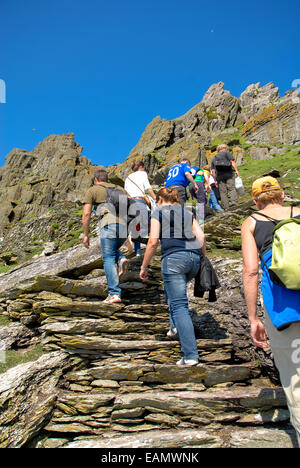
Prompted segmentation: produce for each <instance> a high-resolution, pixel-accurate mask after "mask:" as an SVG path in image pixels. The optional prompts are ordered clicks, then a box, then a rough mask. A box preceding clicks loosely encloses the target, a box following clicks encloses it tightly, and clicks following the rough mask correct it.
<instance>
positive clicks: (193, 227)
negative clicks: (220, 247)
mask: <svg viewBox="0 0 300 468" xmlns="http://www.w3.org/2000/svg"><path fill="white" fill-rule="evenodd" d="M157 206H158V209H157V210H156V211H155V212H154V213H153V215H152V219H151V231H150V237H149V242H148V245H147V249H146V253H145V257H144V261H143V263H142V266H141V272H140V277H141V279H143V280H144V281H147V280H148V271H147V267H148V265H149V264H150V262H151V259H152V257H153V255H154V254H155V252H156V249H157V246H158V243H159V240H160V241H161V249H162V267H161V268H162V276H163V280H164V287H165V295H166V299H167V302H168V305H169V308H170V322H171V329H172V328H173V329H176V330H177V333H178V337H179V340H180V344H181V351H182V354H183V356H182V359H181V360H180V361H178V362H177V365H179V366H193V365H197V364H198V362H199V355H198V350H197V343H196V338H195V332H194V326H193V323H192V319H191V317H190V314H189V305H188V298H187V291H186V289H187V288H186V287H187V283H188V281H190V280H191V279H192V278H194V277H195V276H196V274H197V273H198V271H199V267H200V262H201V257H202V255H203V254H205V236H204V233H203V231H202V229H201V228H200V226H199V224H198V223H197V221H196V220H195V219H193V216H192V214H191V213H190V212H189V211H187V210H185V209H184V208H183V207H182V206H181V205H180V201H179V197H178V192H177V190H176V189H173V190H172V189H168V188H165V189H161V190H160V191H159V192H158V194H157Z"/></svg>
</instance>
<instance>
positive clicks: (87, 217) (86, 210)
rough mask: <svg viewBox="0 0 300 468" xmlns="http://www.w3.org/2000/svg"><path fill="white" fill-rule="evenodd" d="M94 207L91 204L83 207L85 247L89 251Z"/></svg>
mask: <svg viewBox="0 0 300 468" xmlns="http://www.w3.org/2000/svg"><path fill="white" fill-rule="evenodd" d="M92 207H93V205H91V204H90V203H86V204H85V205H84V207H83V213H82V226H83V245H84V246H85V247H86V248H87V249H88V248H89V246H90V239H89V226H90V222H91V214H92Z"/></svg>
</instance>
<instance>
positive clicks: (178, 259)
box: [162, 251, 200, 359]
mask: <svg viewBox="0 0 300 468" xmlns="http://www.w3.org/2000/svg"><path fill="white" fill-rule="evenodd" d="M199 268H200V256H199V255H197V254H196V253H194V252H189V251H181V252H175V253H172V254H170V255H167V256H166V257H165V258H164V259H163V261H162V277H163V280H164V287H165V295H166V300H167V302H168V305H169V308H170V322H171V327H172V328H176V329H177V333H178V336H179V340H180V344H181V351H182V354H183V359H198V357H199V355H198V350H197V342H196V337H195V331H194V326H193V322H192V319H191V317H190V314H189V304H188V298H187V293H186V286H187V283H188V281H190V280H191V279H192V278H194V277H195V276H196V275H197V273H198V271H199Z"/></svg>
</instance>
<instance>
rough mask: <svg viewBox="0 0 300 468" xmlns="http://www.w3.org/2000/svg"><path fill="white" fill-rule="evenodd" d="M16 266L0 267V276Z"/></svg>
mask: <svg viewBox="0 0 300 468" xmlns="http://www.w3.org/2000/svg"><path fill="white" fill-rule="evenodd" d="M15 266H16V265H0V275H1V274H2V273H6V272H7V271H9V270H11V269H12V268H14V267H15Z"/></svg>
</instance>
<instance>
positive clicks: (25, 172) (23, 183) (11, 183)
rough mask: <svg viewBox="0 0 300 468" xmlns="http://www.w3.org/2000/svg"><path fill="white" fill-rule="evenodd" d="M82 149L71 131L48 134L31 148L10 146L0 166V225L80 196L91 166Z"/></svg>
mask: <svg viewBox="0 0 300 468" xmlns="http://www.w3.org/2000/svg"><path fill="white" fill-rule="evenodd" d="M81 152H82V147H81V146H80V145H79V144H78V143H76V142H75V139H74V134H73V133H67V134H62V135H51V136H49V137H48V138H46V139H45V140H44V141H42V142H41V143H40V144H39V145H38V146H37V147H36V148H35V149H34V150H33V151H31V152H28V151H26V150H20V149H13V150H12V151H11V152H10V153H9V154H8V155H7V157H6V162H5V164H4V166H3V167H2V168H0V181H1V189H0V202H1V203H0V205H1V208H0V229H2V228H3V227H4V226H6V225H8V224H9V223H11V222H12V221H20V220H21V219H22V218H24V217H25V216H34V217H40V216H42V215H45V214H46V213H47V212H48V210H49V207H51V206H53V205H54V204H55V203H58V202H66V201H69V202H74V203H75V202H76V201H77V200H80V199H81V197H82V194H83V193H84V191H85V190H86V189H87V188H88V187H90V185H91V177H92V173H93V169H94V167H93V166H92V165H91V162H90V160H89V159H87V158H86V157H85V156H81Z"/></svg>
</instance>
